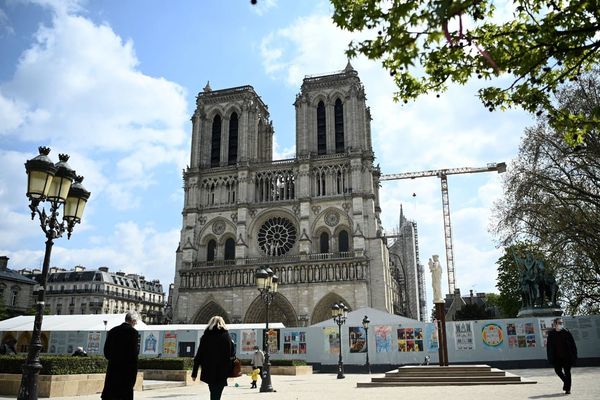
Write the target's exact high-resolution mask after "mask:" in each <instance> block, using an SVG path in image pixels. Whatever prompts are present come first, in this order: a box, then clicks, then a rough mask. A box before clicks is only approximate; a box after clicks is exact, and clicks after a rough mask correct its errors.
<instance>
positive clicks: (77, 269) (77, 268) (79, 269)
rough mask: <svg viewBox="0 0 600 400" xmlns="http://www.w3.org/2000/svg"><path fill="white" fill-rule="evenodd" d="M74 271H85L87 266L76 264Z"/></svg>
mask: <svg viewBox="0 0 600 400" xmlns="http://www.w3.org/2000/svg"><path fill="white" fill-rule="evenodd" d="M73 271H74V272H82V271H85V267H84V266H83V265H76V266H75V268H73Z"/></svg>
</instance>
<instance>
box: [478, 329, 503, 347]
mask: <svg viewBox="0 0 600 400" xmlns="http://www.w3.org/2000/svg"><path fill="white" fill-rule="evenodd" d="M481 341H482V342H483V347H484V348H485V349H493V350H500V349H502V348H503V347H504V329H503V328H502V324H501V323H500V322H498V323H489V324H485V325H484V326H483V327H482V328H481Z"/></svg>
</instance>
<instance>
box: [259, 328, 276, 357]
mask: <svg viewBox="0 0 600 400" xmlns="http://www.w3.org/2000/svg"><path fill="white" fill-rule="evenodd" d="M264 332H265V330H264V329H263V335H264ZM263 337H264V336H263ZM267 344H268V346H269V353H270V354H276V353H279V329H269V332H268V333H267Z"/></svg>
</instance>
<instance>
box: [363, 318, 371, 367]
mask: <svg viewBox="0 0 600 400" xmlns="http://www.w3.org/2000/svg"><path fill="white" fill-rule="evenodd" d="M369 322H371V321H369V317H367V316H366V315H365V317H364V318H363V320H362V326H363V328H365V346H366V347H367V362H366V363H365V365H366V367H367V371H368V372H369V374H370V373H371V364H369Z"/></svg>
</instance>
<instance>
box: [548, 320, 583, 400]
mask: <svg viewBox="0 0 600 400" xmlns="http://www.w3.org/2000/svg"><path fill="white" fill-rule="evenodd" d="M553 325H554V330H552V331H550V332H548V339H547V342H546V353H547V355H548V362H550V364H552V366H554V372H556V375H558V377H559V378H560V379H561V380H562V381H563V384H564V385H563V390H564V391H565V394H570V393H571V367H572V366H573V365H575V361H577V346H576V345H575V340H574V339H573V335H571V332H569V331H568V330H566V329H565V327H564V322H563V319H562V318H555V319H554V321H553Z"/></svg>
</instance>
